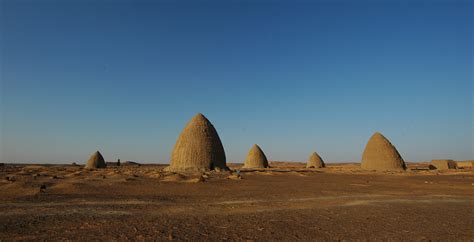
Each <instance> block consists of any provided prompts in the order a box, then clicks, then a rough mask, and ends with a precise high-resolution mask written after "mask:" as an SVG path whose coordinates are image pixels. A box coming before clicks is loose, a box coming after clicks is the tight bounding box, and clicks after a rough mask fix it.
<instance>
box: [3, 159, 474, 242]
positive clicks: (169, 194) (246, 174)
mask: <svg viewBox="0 0 474 242" xmlns="http://www.w3.org/2000/svg"><path fill="white" fill-rule="evenodd" d="M270 165H271V166H272V167H273V168H270V169H264V170H251V171H250V170H248V171H243V170H242V171H241V172H240V177H239V176H238V175H237V173H236V172H235V171H233V172H207V173H203V174H179V173H167V172H163V171H162V169H163V167H164V166H163V165H141V166H123V165H122V166H120V167H110V166H109V167H108V168H106V169H99V170H86V169H84V168H83V167H81V166H72V165H13V164H5V165H4V166H2V167H0V177H1V179H2V180H1V181H0V211H1V213H0V240H1V241H10V240H35V241H37V240H94V239H100V240H138V241H142V240H212V241H214V240H254V241H270V240H271V241H274V240H285V241H288V240H305V241H307V240H345V239H348V240H354V239H369V240H373V239H386V240H387V239H391V240H456V241H457V240H465V241H472V239H474V213H473V211H474V171H473V170H472V169H462V170H453V171H437V170H422V171H415V170H411V169H408V170H407V171H406V172H369V171H362V170H360V169H359V168H358V164H328V167H327V168H323V169H306V168H304V165H303V164H302V163H281V162H280V163H276V162H273V163H270ZM230 167H231V168H232V169H238V168H239V165H238V164H231V165H230ZM410 167H411V168H413V164H410V165H409V168H410Z"/></svg>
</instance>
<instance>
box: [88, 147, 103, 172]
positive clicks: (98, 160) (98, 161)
mask: <svg viewBox="0 0 474 242" xmlns="http://www.w3.org/2000/svg"><path fill="white" fill-rule="evenodd" d="M105 167H107V165H106V164H105V160H104V157H103V156H102V154H101V153H100V152H99V151H96V152H94V154H92V155H91V156H90V158H89V160H87V163H86V168H87V169H97V168H105Z"/></svg>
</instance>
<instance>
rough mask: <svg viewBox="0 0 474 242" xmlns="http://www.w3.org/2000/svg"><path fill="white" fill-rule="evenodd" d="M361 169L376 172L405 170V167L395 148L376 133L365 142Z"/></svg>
mask: <svg viewBox="0 0 474 242" xmlns="http://www.w3.org/2000/svg"><path fill="white" fill-rule="evenodd" d="M361 167H362V169H365V170H376V171H396V170H405V169H406V165H405V162H404V161H403V158H402V157H401V156H400V154H399V153H398V151H397V149H396V148H395V146H393V145H392V143H390V141H388V139H387V138H385V137H384V136H383V135H382V134H381V133H379V132H376V133H375V134H374V135H372V137H371V138H370V139H369V141H368V142H367V145H366V146H365V150H364V153H363V154H362V163H361Z"/></svg>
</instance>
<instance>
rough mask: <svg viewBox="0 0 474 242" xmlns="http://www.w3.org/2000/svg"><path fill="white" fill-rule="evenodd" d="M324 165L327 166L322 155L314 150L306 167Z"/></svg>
mask: <svg viewBox="0 0 474 242" xmlns="http://www.w3.org/2000/svg"><path fill="white" fill-rule="evenodd" d="M323 167H326V165H325V164H324V161H323V159H321V156H319V155H318V153H316V152H313V153H312V154H311V155H310V156H309V159H308V164H306V168H323Z"/></svg>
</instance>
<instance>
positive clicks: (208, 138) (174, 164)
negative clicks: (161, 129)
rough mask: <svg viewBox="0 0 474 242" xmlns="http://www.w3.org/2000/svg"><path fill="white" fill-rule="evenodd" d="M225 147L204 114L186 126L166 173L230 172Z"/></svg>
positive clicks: (197, 116) (195, 117)
mask: <svg viewBox="0 0 474 242" xmlns="http://www.w3.org/2000/svg"><path fill="white" fill-rule="evenodd" d="M228 169H229V168H227V166H226V157H225V152H224V147H223V146H222V143H221V140H220V138H219V135H218V134H217V131H216V129H215V128H214V126H213V125H212V124H211V122H209V120H208V119H207V118H206V117H204V115H202V114H200V113H199V114H197V115H196V116H194V117H193V118H192V119H191V121H189V123H188V124H187V125H186V127H185V128H184V130H183V132H182V133H181V134H180V135H179V137H178V140H177V141H176V144H175V146H174V149H173V152H172V153H171V162H170V166H168V167H167V168H165V171H184V172H196V171H198V172H201V171H209V170H228Z"/></svg>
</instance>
